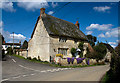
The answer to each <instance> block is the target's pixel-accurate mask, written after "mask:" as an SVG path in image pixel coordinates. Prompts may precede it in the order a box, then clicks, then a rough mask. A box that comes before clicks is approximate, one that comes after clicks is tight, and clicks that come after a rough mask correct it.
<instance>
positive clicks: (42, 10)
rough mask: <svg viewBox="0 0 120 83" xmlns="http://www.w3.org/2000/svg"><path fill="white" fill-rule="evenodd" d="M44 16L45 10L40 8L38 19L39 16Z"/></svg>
mask: <svg viewBox="0 0 120 83" xmlns="http://www.w3.org/2000/svg"><path fill="white" fill-rule="evenodd" d="M43 15H45V8H41V9H40V18H41V16H43Z"/></svg>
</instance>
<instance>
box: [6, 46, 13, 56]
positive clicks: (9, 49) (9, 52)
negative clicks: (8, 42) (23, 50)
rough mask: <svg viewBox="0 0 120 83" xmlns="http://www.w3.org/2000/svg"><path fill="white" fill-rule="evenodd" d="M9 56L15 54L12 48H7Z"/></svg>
mask: <svg viewBox="0 0 120 83" xmlns="http://www.w3.org/2000/svg"><path fill="white" fill-rule="evenodd" d="M7 54H9V55H12V54H13V49H12V47H8V48H7Z"/></svg>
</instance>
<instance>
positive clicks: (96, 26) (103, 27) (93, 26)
mask: <svg viewBox="0 0 120 83" xmlns="http://www.w3.org/2000/svg"><path fill="white" fill-rule="evenodd" d="M112 26H113V25H112V24H102V25H100V24H91V25H90V26H88V27H86V29H87V30H92V29H98V30H103V31H104V30H109V29H110V27H112Z"/></svg>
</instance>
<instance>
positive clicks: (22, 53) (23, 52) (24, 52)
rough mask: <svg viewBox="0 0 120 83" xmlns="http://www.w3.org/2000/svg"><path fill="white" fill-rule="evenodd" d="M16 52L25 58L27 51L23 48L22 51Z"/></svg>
mask: <svg viewBox="0 0 120 83" xmlns="http://www.w3.org/2000/svg"><path fill="white" fill-rule="evenodd" d="M16 54H17V55H20V56H23V57H24V58H27V54H28V52H27V50H26V51H25V50H24V51H20V52H18V51H17V52H16Z"/></svg>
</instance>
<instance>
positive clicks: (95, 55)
mask: <svg viewBox="0 0 120 83" xmlns="http://www.w3.org/2000/svg"><path fill="white" fill-rule="evenodd" d="M93 49H94V52H88V53H87V54H86V57H87V58H92V59H96V60H97V62H98V60H101V59H103V58H104V57H105V55H106V53H107V50H106V49H107V48H106V46H105V45H103V44H102V43H98V44H97V45H96V46H94V47H93Z"/></svg>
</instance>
